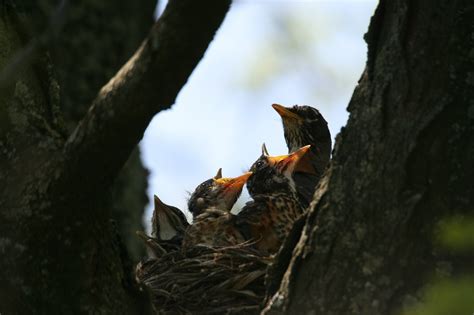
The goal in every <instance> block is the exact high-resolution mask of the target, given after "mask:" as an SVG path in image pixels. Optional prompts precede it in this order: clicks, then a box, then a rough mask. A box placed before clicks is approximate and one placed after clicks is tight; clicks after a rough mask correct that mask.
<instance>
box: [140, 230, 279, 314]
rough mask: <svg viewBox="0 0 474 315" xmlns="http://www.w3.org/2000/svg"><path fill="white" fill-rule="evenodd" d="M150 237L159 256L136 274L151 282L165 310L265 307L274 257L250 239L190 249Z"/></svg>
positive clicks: (155, 300)
mask: <svg viewBox="0 0 474 315" xmlns="http://www.w3.org/2000/svg"><path fill="white" fill-rule="evenodd" d="M142 238H143V235H142ZM146 243H147V245H148V246H149V247H150V248H153V251H154V253H155V254H157V257H158V258H151V259H149V260H147V261H146V262H142V263H140V264H139V265H138V266H137V270H136V275H137V279H138V281H139V282H141V283H143V284H144V285H145V286H146V287H148V288H149V290H150V292H151V295H152V299H153V305H154V306H155V309H156V310H157V311H158V312H159V313H160V314H257V313H258V312H259V310H260V304H261V302H262V301H263V298H264V295H265V286H264V278H265V273H266V270H267V267H268V265H269V264H270V262H271V258H270V257H268V256H262V255H261V254H259V253H258V252H257V251H255V250H253V249H252V248H251V247H250V246H249V245H248V244H242V245H239V246H234V247H209V246H194V247H191V248H189V249H187V250H186V251H184V250H182V249H180V248H173V247H172V246H169V244H167V243H166V242H161V241H158V240H156V239H153V238H149V237H147V238H146ZM160 243H161V244H160Z"/></svg>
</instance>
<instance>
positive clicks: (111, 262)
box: [0, 0, 230, 314]
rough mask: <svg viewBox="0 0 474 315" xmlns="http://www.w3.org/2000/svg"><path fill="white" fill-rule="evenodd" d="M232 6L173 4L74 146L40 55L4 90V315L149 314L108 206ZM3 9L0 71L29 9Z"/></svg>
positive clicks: (102, 95) (0, 296) (0, 121)
mask: <svg viewBox="0 0 474 315" xmlns="http://www.w3.org/2000/svg"><path fill="white" fill-rule="evenodd" d="M229 5H230V1H220V2H218V3H214V2H212V3H211V2H209V3H207V2H201V1H200V2H197V1H194V0H184V1H183V0H180V1H170V3H169V5H168V7H167V9H166V10H165V12H164V14H163V16H162V17H161V18H160V20H159V21H158V22H157V23H156V24H155V25H154V26H153V27H152V29H151V31H150V33H149V35H148V36H147V38H146V39H145V41H144V42H143V43H142V44H141V46H140V48H139V49H138V51H137V52H136V53H135V54H134V55H133V57H132V58H131V59H130V60H129V61H128V62H127V63H126V64H125V66H123V67H122V69H121V70H120V71H119V72H118V73H117V75H115V77H114V78H113V79H112V80H110V81H109V83H107V84H106V85H105V86H104V87H103V88H102V90H101V91H100V92H99V94H98V96H97V97H96V98H95V100H94V101H93V103H92V105H91V106H90V108H89V110H88V111H87V113H85V116H84V117H83V119H82V121H81V122H80V123H79V124H78V125H77V127H76V128H75V130H74V132H73V133H72V134H71V135H70V136H69V135H67V133H66V132H65V131H64V128H63V127H62V126H61V120H62V118H63V117H62V113H61V111H60V109H59V104H60V86H59V85H58V82H57V80H56V78H55V75H54V73H53V72H54V71H53V65H52V63H51V61H50V57H49V55H48V54H47V53H46V52H45V51H43V50H41V51H39V52H38V54H37V56H36V57H35V58H34V60H32V62H31V63H30V64H28V65H27V66H25V67H21V68H19V69H17V73H15V74H16V76H15V80H11V82H8V83H9V84H6V85H1V87H0V105H1V106H0V152H1V155H0V178H1V181H0V255H1V257H2V259H1V260H0V270H1V272H0V312H1V313H2V314H28V313H45V314H57V313H61V314H70V313H78V312H91V313H107V314H109V313H110V314H136V313H145V312H146V311H147V308H148V305H149V303H147V301H146V300H145V299H143V297H142V296H141V294H140V293H139V292H138V291H137V288H136V287H135V286H134V284H133V281H132V272H131V266H130V264H129V258H128V256H127V253H126V251H124V250H123V246H121V244H120V242H119V240H118V237H117V228H116V227H115V226H114V225H113V224H112V223H111V221H110V218H111V216H112V214H111V209H110V208H109V207H107V205H106V202H105V200H106V197H105V196H106V195H108V192H109V189H110V186H111V184H112V182H113V181H114V179H115V178H116V177H117V174H118V172H119V171H120V169H121V168H122V166H123V165H124V163H125V162H126V161H127V159H128V157H129V155H130V154H131V152H132V151H133V149H134V147H135V146H136V145H137V143H138V142H139V140H140V139H141V137H142V135H143V132H144V130H145V128H146V126H147V125H148V123H149V121H150V120H151V118H152V117H153V115H154V114H156V113H157V112H159V111H161V110H163V109H166V108H169V107H170V106H171V105H172V104H173V102H174V99H175V97H176V95H177V93H178V92H179V90H180V88H181V87H182V86H183V85H184V84H185V82H186V80H187V78H188V77H189V75H190V73H191V72H192V70H193V69H194V67H195V66H196V64H197V63H198V62H199V60H200V59H201V57H202V55H203V53H204V51H205V50H206V48H207V46H208V44H209V42H210V41H211V40H212V38H213V36H214V33H215V31H216V30H217V28H218V27H219V25H220V23H221V22H222V20H223V18H224V16H225V14H226V12H227V10H228V8H229ZM18 10H19V9H18V6H16V4H11V3H10V2H9V1H5V2H2V4H1V10H0V47H2V49H1V51H0V69H3V67H5V65H6V64H7V63H8V62H9V61H10V60H11V57H12V56H14V55H15V53H16V52H17V51H18V50H19V49H21V47H23V46H24V45H25V38H24V33H23V31H22V27H23V25H25V23H28V19H29V18H30V16H29V14H28V10H24V11H21V12H19V11H18Z"/></svg>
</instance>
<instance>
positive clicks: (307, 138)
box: [272, 104, 331, 207]
mask: <svg viewBox="0 0 474 315" xmlns="http://www.w3.org/2000/svg"><path fill="white" fill-rule="evenodd" d="M272 107H273V108H274V109H275V110H276V111H277V112H278V114H279V115H280V116H281V119H282V122H283V130H284V135H285V141H286V145H287V147H288V152H289V153H291V152H295V151H296V150H298V149H299V148H301V147H303V146H305V145H311V152H310V153H308V154H307V155H306V156H305V159H307V160H309V161H310V163H311V164H312V165H313V168H314V172H312V173H301V172H295V174H294V176H293V179H294V181H295V183H296V188H297V191H298V196H299V198H300V201H301V203H302V204H303V206H304V207H307V206H308V205H309V203H310V202H311V200H312V198H313V194H314V190H315V187H316V185H317V184H318V182H319V180H320V179H321V176H322V174H323V173H324V171H325V170H326V168H327V166H328V163H329V160H330V155H331V134H330V132H329V129H328V124H327V122H326V120H325V119H324V117H323V116H322V115H321V113H320V112H319V111H318V110H317V109H316V108H314V107H311V106H306V105H305V106H298V105H295V106H293V107H285V106H282V105H279V104H273V105H272Z"/></svg>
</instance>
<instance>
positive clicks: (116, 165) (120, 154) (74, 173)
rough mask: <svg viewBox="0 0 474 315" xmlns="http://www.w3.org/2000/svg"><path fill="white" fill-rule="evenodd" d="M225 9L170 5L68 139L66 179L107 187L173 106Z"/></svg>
mask: <svg viewBox="0 0 474 315" xmlns="http://www.w3.org/2000/svg"><path fill="white" fill-rule="evenodd" d="M229 6H230V1H219V2H212V4H211V2H209V1H205V2H197V1H193V0H185V1H170V2H169V4H168V6H167V7H166V9H165V11H164V13H163V15H162V16H161V17H160V19H159V20H158V22H157V23H156V24H155V25H154V26H153V28H152V30H151V32H150V34H149V35H148V37H147V38H146V39H145V41H144V42H143V43H142V45H141V46H140V48H139V49H138V50H137V52H136V53H135V54H134V55H133V57H132V58H131V59H130V60H129V61H128V62H127V63H126V64H125V65H124V66H123V67H122V69H121V70H120V71H119V72H118V73H117V74H116V75H115V76H114V77H113V78H112V79H111V80H110V81H109V82H108V83H107V84H106V85H105V86H104V87H103V88H102V89H101V91H100V92H99V94H98V96H97V98H96V99H95V100H94V102H93V104H92V106H91V107H90V109H89V111H88V113H87V114H86V116H85V117H84V119H83V120H82V121H81V122H80V123H79V125H78V126H77V128H76V129H75V131H74V132H73V134H72V135H71V136H70V138H69V139H68V141H67V143H66V145H65V148H64V162H65V163H67V164H68V168H67V169H68V170H69V171H70V172H71V173H70V174H69V175H70V176H67V174H64V175H66V177H68V178H70V177H72V178H74V181H75V182H76V184H77V185H78V186H80V187H89V188H90V189H96V188H98V187H100V186H104V185H107V184H108V183H110V181H111V180H112V179H113V178H114V176H115V175H116V174H117V171H118V170H119V169H120V168H121V167H122V165H123V164H124V163H125V161H126V159H127V158H128V156H129V155H130V152H131V151H132V149H133V148H134V147H135V145H137V144H138V142H139V141H140V139H141V137H142V136H143V132H144V131H145V128H146V127H147V126H148V123H149V122H150V120H151V119H152V118H153V116H154V115H155V114H156V113H158V112H159V111H161V110H164V109H167V108H169V107H170V106H171V105H172V104H173V102H174V100H175V98H176V96H177V94H178V92H179V90H180V89H181V88H182V86H183V85H184V84H185V83H186V81H187V79H188V77H189V75H190V74H191V73H192V71H193V69H194V68H195V66H196V65H197V63H198V62H199V60H200V59H201V58H202V56H203V54H204V52H205V50H206V49H207V47H208V45H209V43H210V42H211V40H212V38H213V36H214V34H215V32H216V30H217V29H218V27H219V26H220V24H221V22H222V21H223V19H224V17H225V14H226V12H227V11H228V9H229ZM84 170H85V171H84ZM86 193H87V192H86Z"/></svg>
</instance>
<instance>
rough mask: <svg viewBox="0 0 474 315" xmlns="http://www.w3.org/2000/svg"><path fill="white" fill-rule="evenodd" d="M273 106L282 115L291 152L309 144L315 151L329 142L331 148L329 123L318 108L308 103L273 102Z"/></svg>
mask: <svg viewBox="0 0 474 315" xmlns="http://www.w3.org/2000/svg"><path fill="white" fill-rule="evenodd" d="M272 107H273V108H274V109H275V110H276V111H277V112H278V114H279V115H280V116H281V119H282V122H283V130H284V133H285V140H286V143H287V145H288V149H289V150H290V152H294V151H296V150H298V149H299V148H301V147H302V146H305V145H308V144H311V145H312V146H313V148H312V150H313V151H314V150H315V149H316V148H317V147H319V146H322V145H325V146H327V143H329V149H328V150H330V148H331V135H330V133H329V129H328V124H327V122H326V120H325V119H324V117H323V116H322V115H321V113H320V112H319V111H318V110H317V109H316V108H314V107H311V106H306V105H304V106H298V105H295V106H293V107H285V106H282V105H279V104H273V105H272ZM328 153H329V152H328Z"/></svg>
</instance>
